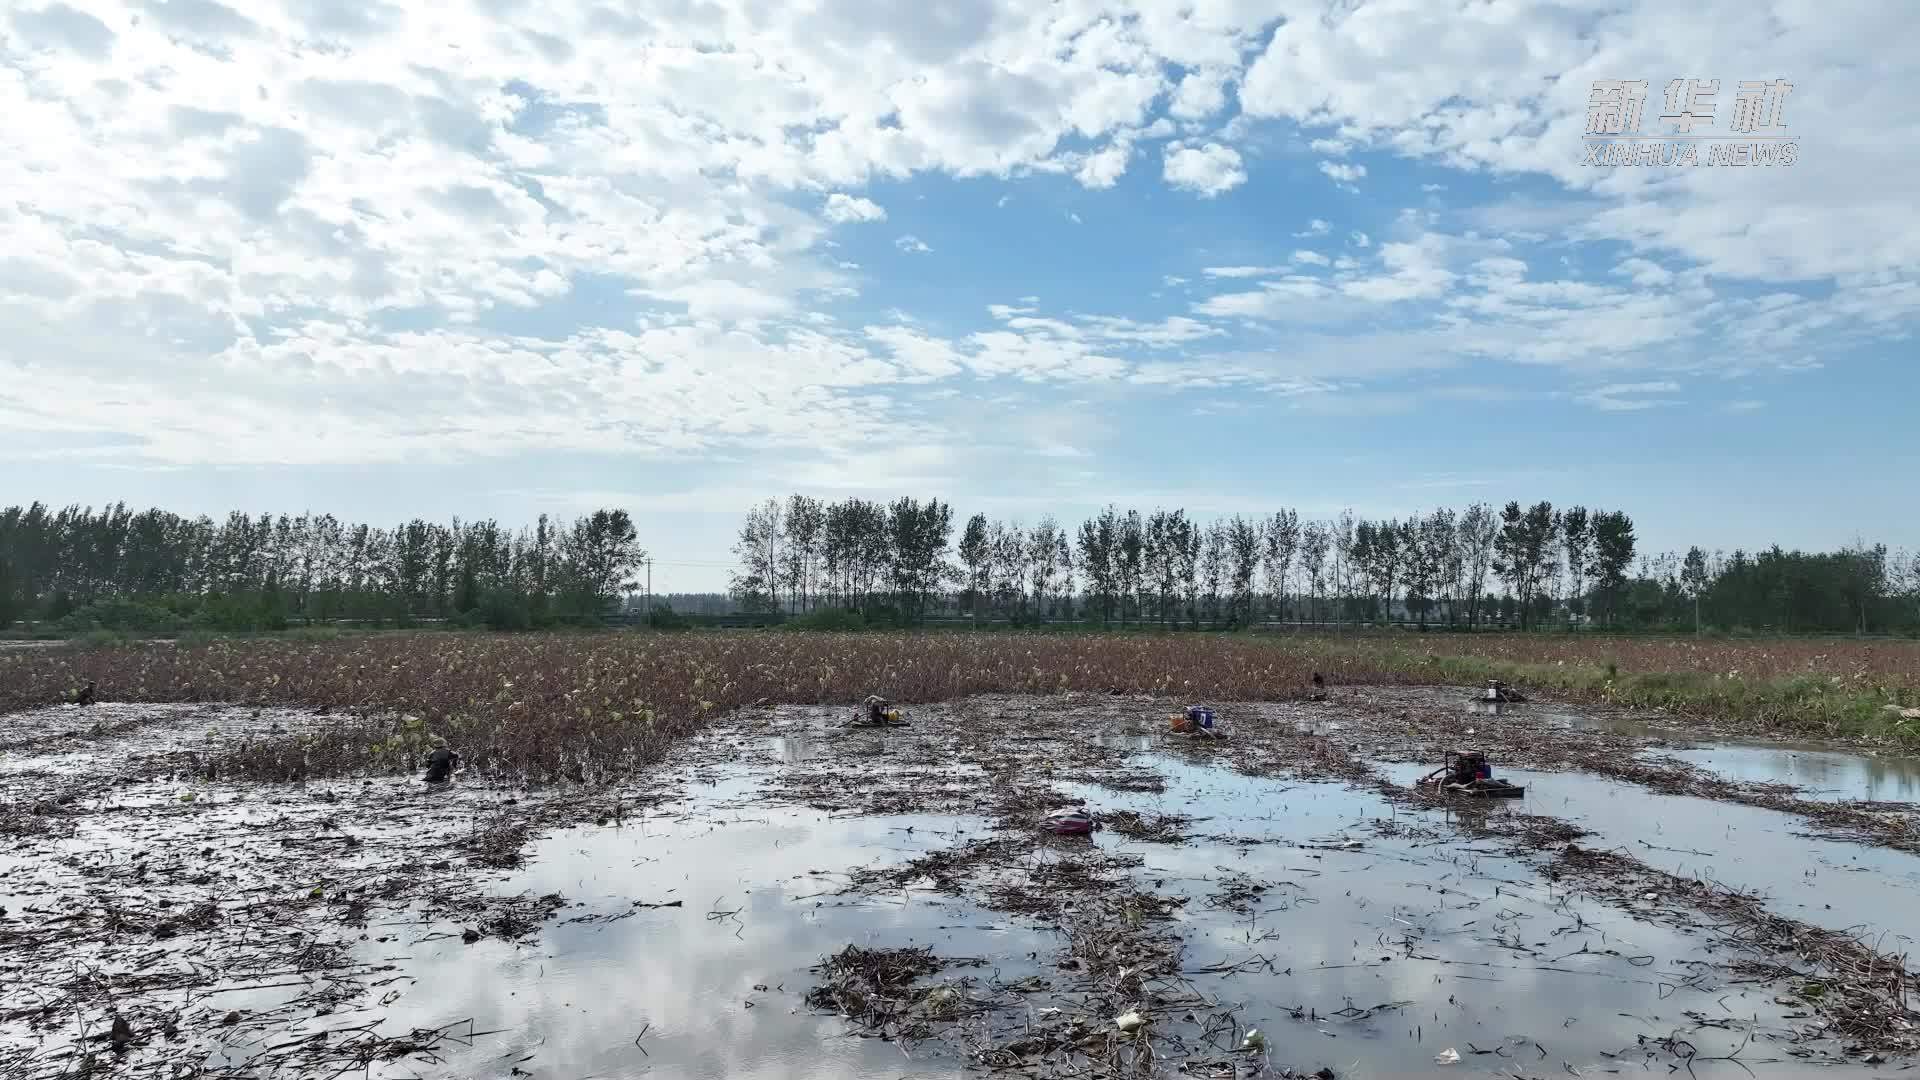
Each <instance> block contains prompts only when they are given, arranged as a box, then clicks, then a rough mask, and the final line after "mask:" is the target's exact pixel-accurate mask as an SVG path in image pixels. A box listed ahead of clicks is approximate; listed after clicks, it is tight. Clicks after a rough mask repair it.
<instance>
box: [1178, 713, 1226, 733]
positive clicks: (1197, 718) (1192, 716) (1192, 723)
mask: <svg viewBox="0 0 1920 1080" xmlns="http://www.w3.org/2000/svg"><path fill="white" fill-rule="evenodd" d="M1213 720H1214V715H1213V710H1212V709H1209V708H1207V707H1206V706H1205V705H1189V706H1187V708H1186V711H1185V712H1183V713H1181V714H1180V715H1178V716H1176V717H1174V730H1175V731H1179V732H1181V733H1183V734H1186V735H1206V736H1209V737H1213V736H1217V735H1218V734H1219V732H1217V731H1215V730H1214V728H1213Z"/></svg>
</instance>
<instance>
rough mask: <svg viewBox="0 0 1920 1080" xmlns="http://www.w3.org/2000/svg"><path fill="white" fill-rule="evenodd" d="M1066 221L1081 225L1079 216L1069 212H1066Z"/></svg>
mask: <svg viewBox="0 0 1920 1080" xmlns="http://www.w3.org/2000/svg"><path fill="white" fill-rule="evenodd" d="M1067 220H1068V221H1071V222H1073V223H1074V224H1075V225H1079V224H1081V221H1080V215H1079V214H1076V213H1074V212H1073V211H1071V210H1069V211H1067Z"/></svg>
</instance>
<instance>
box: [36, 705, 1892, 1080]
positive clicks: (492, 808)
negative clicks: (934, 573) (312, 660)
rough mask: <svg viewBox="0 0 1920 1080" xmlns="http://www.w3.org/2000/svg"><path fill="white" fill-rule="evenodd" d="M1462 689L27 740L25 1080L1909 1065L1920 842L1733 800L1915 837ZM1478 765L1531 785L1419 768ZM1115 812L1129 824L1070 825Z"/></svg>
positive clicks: (174, 725) (99, 729) (1507, 1072)
mask: <svg viewBox="0 0 1920 1080" xmlns="http://www.w3.org/2000/svg"><path fill="white" fill-rule="evenodd" d="M1421 693H1427V692H1411V694H1410V692H1407V691H1400V690H1395V691H1391V692H1386V691H1382V692H1375V691H1367V690H1360V689H1354V688H1344V689H1343V690H1342V692H1341V694H1338V695H1336V698H1335V700H1334V701H1332V702H1328V703H1325V704H1280V705H1258V706H1256V705H1245V706H1240V705H1223V706H1221V711H1222V715H1223V717H1225V718H1226V721H1227V723H1228V725H1229V727H1228V730H1229V734H1230V737H1229V738H1227V739H1225V740H1199V739H1191V738H1186V737H1178V736H1173V735H1171V734H1169V733H1167V730H1166V729H1167V720H1166V714H1167V713H1168V712H1170V711H1172V709H1173V708H1175V707H1177V706H1178V705H1180V704H1184V703H1180V702H1169V701H1166V700H1155V699H1147V698H1136V697H1124V696H1118V695H1111V696H1110V695H1058V696H1049V697H987V698H975V699H969V700H966V701H960V702H952V703H944V704H920V705H909V706H908V713H909V724H908V726H906V727H904V728H897V729H884V730H860V729H850V728H848V727H846V726H845V721H846V720H847V719H848V718H849V717H850V715H851V714H850V712H849V711H848V710H845V709H836V708H810V707H807V708H802V707H786V706H780V707H767V708H757V709H749V710H745V711H743V712H741V713H739V714H736V715H733V716H730V717H725V718H722V719H720V720H718V721H716V722H715V723H714V724H712V725H711V726H710V727H709V728H708V729H706V730H705V731H703V732H702V733H701V734H700V735H699V736H697V737H696V738H693V739H690V740H687V741H686V742H685V743H684V744H683V745H682V746H681V747H680V748H679V749H678V750H676V752H675V753H674V754H673V755H672V757H671V758H670V759H669V761H668V762H667V763H666V764H665V765H664V766H663V767H662V768H661V769H660V770H659V771H658V773H657V774H656V775H655V776H653V777H652V778H650V779H649V780H648V782H646V783H645V784H635V785H627V786H621V787H587V786H566V785H562V786H557V787H548V788H539V789H531V790H529V789H521V788H515V787H512V786H507V785H496V784H493V783H489V782H486V781H482V780H478V779H469V778H467V777H464V776H463V777H460V778H457V779H456V781H455V783H454V784H452V785H449V786H447V787H446V788H441V789H430V788H428V787H426V786H425V785H422V784H420V783H419V782H418V781H417V780H416V779H414V778H412V777H392V776H382V777H368V778H358V779H352V780H340V781H328V782H325V783H320V782H314V783H307V784H297V783H287V784H262V783H253V782H247V783H232V782H228V781H224V780H222V779H220V778H219V775H218V771H217V768H216V769H215V770H214V771H213V773H212V775H211V776H210V775H209V771H208V768H207V766H208V765H209V764H210V763H217V762H218V761H219V760H220V759H221V756H222V754H223V753H226V752H228V751H230V750H231V749H232V748H233V747H235V746H237V745H240V744H243V743H245V742H246V741H247V740H249V739H257V738H262V737H269V736H271V737H285V736H288V735H290V734H291V735H294V736H296V737H297V735H298V733H299V732H300V731H302V730H305V728H306V727H320V726H324V725H325V724H326V723H328V720H327V718H324V717H315V716H312V715H309V714H297V713H276V712H273V711H271V710H269V711H266V712H259V711H255V710H242V709H229V708H214V707H155V706H140V707H137V708H133V707H121V706H100V707H96V708H95V709H91V710H75V709H65V710H45V711H42V712H37V713H23V714H15V715H13V716H8V717H0V751H4V756H0V831H4V832H5V847H4V853H3V854H0V907H4V909H5V910H4V911H3V912H0V943H3V944H4V949H0V974H3V975H4V976H5V977H4V979H0V1074H4V1075H8V1076H14V1075H18V1076H23V1077H41V1076H44V1077H48V1078H52V1077H57V1076H66V1075H74V1074H76V1073H78V1072H80V1071H81V1070H82V1069H91V1070H99V1071H109V1070H110V1071H112V1072H115V1073H121V1074H125V1075H130V1076H131V1075H140V1076H222V1077H240V1076H266V1075H334V1074H336V1073H341V1072H344V1071H351V1072H353V1073H354V1074H356V1075H367V1076H393V1077H400V1076H533V1077H554V1078H560V1077H581V1076H589V1075H591V1076H597V1077H628V1076H632V1077H639V1076H692V1077H769V1078H771V1077H860V1078H873V1080H880V1078H883V1077H885V1078H892V1077H899V1076H903V1075H911V1076H915V1077H935V1076H961V1075H1012V1076H1036V1077H1054V1076H1187V1077H1192V1076H1206V1077H1252V1076H1288V1075H1295V1076H1334V1077H1366V1076H1376V1077H1377V1076H1400V1075H1415V1074H1417V1075H1426V1074H1429V1073H1431V1072H1436V1071H1438V1072H1441V1073H1443V1074H1445V1073H1453V1074H1458V1075H1467V1076H1472V1075H1503V1076H1520V1077H1536V1076H1537V1077H1545V1076H1554V1075H1567V1074H1570V1073H1571V1074H1577V1075H1586V1074H1589V1073H1593V1072H1602V1071H1604V1072H1625V1071H1649V1072H1653V1071H1657V1072H1663V1073H1664V1072H1691V1073H1693V1074H1694V1075H1705V1074H1707V1073H1708V1072H1710V1071H1714V1070H1718V1071H1720V1072H1723V1073H1740V1074H1742V1075H1744V1074H1745V1071H1747V1070H1751V1071H1752V1072H1753V1073H1755V1074H1762V1073H1771V1074H1773V1075H1780V1076H1792V1075H1801V1074H1804V1073H1805V1072H1806V1071H1807V1070H1808V1069H1809V1068H1811V1067H1813V1066H1815V1065H1826V1064H1839V1063H1847V1064H1852V1065H1855V1066H1860V1065H1866V1066H1868V1067H1870V1068H1878V1069H1885V1070H1894V1069H1897V1068H1899V1067H1901V1066H1903V1065H1905V1064H1907V1063H1908V1062H1910V1061H1912V1060H1913V1058H1912V1057H1911V1056H1909V1055H1910V1054H1911V1052H1912V1051H1913V1049H1914V1046H1915V1039H1916V1035H1915V1031H1916V1028H1915V1023H1916V1021H1917V1020H1920V1016H1916V1015H1915V1014H1914V1012H1913V1011H1912V1009H1911V1006H1910V1002H1911V1000H1912V999H1911V992H1912V990H1913V989H1914V988H1913V986H1912V985H1911V977H1910V976H1909V975H1907V973H1906V972H1905V970H1904V967H1902V966H1901V965H1900V964H1899V962H1898V959H1897V958H1898V956H1899V954H1901V953H1903V952H1904V951H1905V949H1906V946H1907V942H1906V938H1908V937H1910V936H1912V935H1913V934H1914V933H1920V925H1915V924H1913V920H1912V918H1911V916H1910V915H1908V914H1907V913H1906V912H1907V909H1909V908H1911V907H1912V905H1911V904H1910V903H1905V904H1901V903H1900V900H1901V898H1902V897H1910V896H1911V895H1912V891H1911V890H1912V887H1913V885H1914V884H1915V883H1917V882H1920V875H1917V873H1916V870H1915V868H1914V867H1913V866H1912V865H1910V863H1911V862H1912V861H1913V857H1912V856H1910V855H1908V854H1906V853H1905V852H1904V851H1902V850H1898V847H1899V846H1898V845H1889V844H1885V843H1878V844H1877V846H1867V845H1863V844H1860V843H1857V842H1851V841H1850V840H1847V839H1841V838H1838V837H1839V836H1840V835H1841V834H1842V833H1843V832H1844V830H1837V829H1836V828H1834V822H1833V819H1822V818H1820V817H1819V816H1818V814H1817V813H1815V814H1802V813H1800V812H1798V811H1797V809H1794V810H1782V809H1776V808H1771V807H1767V806H1762V805H1755V804H1753V803H1752V802H1751V801H1749V800H1746V799H1737V800H1732V801H1731V802H1730V801H1729V800H1727V799H1724V798H1718V797H1716V795H1715V794H1714V793H1718V792H1720V791H1722V790H1724V789H1723V788H1721V787H1719V786H1718V785H1719V784H1723V783H1724V784H1732V785H1736V786H1737V789H1738V790H1740V791H1742V792H1748V793H1758V794H1759V795H1768V794H1771V795H1775V796H1778V797H1779V798H1782V799H1785V800H1788V805H1789V806H1791V807H1796V808H1797V807H1798V806H1799V804H1800V803H1803V802H1804V803H1807V804H1809V805H1813V804H1824V805H1830V806H1844V807H1847V808H1849V810H1850V811H1851V812H1857V813H1865V814H1876V815H1887V816H1892V815H1896V814H1900V813H1903V811H1900V810H1895V809H1875V810H1860V809H1858V807H1857V806H1856V805H1855V804H1853V803H1850V802H1847V801H1845V800H1839V799H1825V800H1816V799H1812V798H1805V797H1803V793H1801V792H1798V791H1794V790H1789V789H1786V788H1782V787H1778V786H1776V783H1777V782H1775V781H1773V779H1772V778H1771V777H1767V778H1737V777H1734V776H1731V775H1727V774H1722V773H1716V772H1713V771H1712V770H1711V768H1710V767H1709V764H1710V763H1705V762H1694V761H1688V760H1685V759H1679V758H1674V757H1672V756H1671V754H1672V752H1673V751H1674V750H1675V749H1676V748H1675V747H1673V746H1671V745H1651V744H1655V743H1658V742H1659V741H1660V740H1659V736H1655V735H1649V734H1647V733H1646V732H1645V731H1636V730H1633V729H1631V728H1625V727H1622V728H1616V729H1614V730H1597V729H1593V728H1588V729H1580V728H1576V727H1573V726H1570V725H1567V724H1565V723H1564V722H1562V721H1560V720H1556V719H1554V718H1552V717H1546V718H1542V717H1537V716H1536V717H1533V718H1528V717H1525V716H1524V715H1523V710H1524V709H1525V708H1526V707H1525V706H1522V707H1518V708H1511V709H1507V710H1503V713H1502V715H1500V716H1485V715H1476V714H1475V713H1473V712H1471V711H1469V710H1468V709H1467V708H1465V707H1464V706H1462V705H1461V700H1462V699H1461V697H1460V696H1459V695H1458V694H1455V695H1453V696H1452V697H1451V698H1448V697H1443V696H1441V695H1439V694H1438V693H1434V694H1433V696H1431V697H1425V698H1422V697H1421V696H1419V695H1420V694H1421ZM1343 696H1344V697H1343ZM1423 701H1424V702H1425V704H1422V702H1423ZM1489 721H1491V723H1489ZM1468 729H1472V733H1471V734H1469V733H1468ZM1546 732H1552V733H1553V734H1543V733H1546ZM1461 740H1470V741H1473V742H1476V743H1481V744H1484V745H1486V746H1487V747H1488V748H1490V749H1491V751H1492V753H1493V755H1494V760H1495V762H1496V764H1497V766H1498V768H1499V771H1500V772H1501V774H1502V775H1509V774H1514V778H1515V779H1516V780H1518V781H1520V782H1524V783H1526V785H1527V787H1528V795H1527V797H1526V798H1525V799H1524V800H1518V801H1517V802H1516V804H1513V805H1508V804H1501V805H1497V806H1487V805H1484V804H1479V805H1458V804H1454V803H1447V802H1445V801H1436V800H1433V799H1429V798H1424V797H1422V796H1421V795H1419V794H1418V793H1416V792H1414V791H1413V790H1412V789H1410V788H1409V787H1408V785H1407V781H1408V780H1409V779H1410V778H1411V773H1414V772H1419V771H1425V770H1424V768H1422V767H1421V766H1423V765H1430V764H1431V763H1432V759H1433V757H1434V756H1435V754H1436V751H1437V749H1438V748H1440V747H1441V746H1444V745H1449V744H1452V743H1455V742H1458V741H1461ZM1687 752H1692V751H1687ZM1615 757H1623V758H1624V759H1625V761H1626V762H1627V764H1622V765H1618V766H1609V767H1606V768H1593V767H1589V766H1588V765H1587V764H1583V763H1591V762H1593V761H1595V760H1599V759H1602V758H1605V759H1606V760H1607V761H1609V762H1610V761H1612V760H1613V759H1614V758H1615ZM1670 761H1671V762H1672V763H1671V764H1669V762H1670ZM1633 762H1639V763H1640V764H1637V765H1636V764H1632V763H1633ZM1522 766H1524V767H1525V768H1524V770H1523V771H1520V772H1518V773H1515V770H1516V769H1521V767H1522ZM1610 769H1617V771H1610ZM1641 769H1647V770H1651V772H1646V773H1643V772H1640V771H1638V770H1641ZM1649 776H1651V777H1652V778H1653V782H1647V777H1649ZM1673 777H1688V778H1692V777H1707V778H1708V779H1706V780H1698V779H1686V780H1672V779H1671V778H1673ZM1663 778H1664V779H1663ZM1761 779H1764V780H1765V781H1766V783H1765V784H1764V785H1761V784H1756V783H1755V781H1756V780H1761ZM1674 784H1678V785H1679V788H1678V789H1677V790H1675V789H1674V787H1673V785H1674ZM1697 792H1706V793H1708V794H1705V795H1702V794H1698V793H1697ZM1756 797H1757V796H1756ZM1077 807H1084V808H1085V809H1086V810H1087V811H1088V812H1090V813H1091V814H1092V815H1093V816H1094V817H1095V818H1096V820H1098V821H1099V822H1100V824H1101V826H1102V827H1101V828H1099V829H1098V830H1097V831H1096V832H1094V833H1093V834H1092V835H1091V836H1057V835H1053V834H1050V833H1048V832H1046V831H1045V830H1044V828H1043V827H1042V826H1043V823H1044V822H1045V820H1046V819H1047V816H1048V815H1049V814H1050V813H1052V812H1054V811H1057V810H1061V809H1070V808H1077ZM1813 833H1818V834H1819V835H1810V834H1813ZM1861 835H1865V836H1866V838H1868V839H1875V840H1876V841H1877V840H1879V839H1880V838H1882V837H1883V836H1884V835H1887V834H1885V833H1882V832H1873V831H1865V832H1864V833H1863V832H1862V831H1861V830H1855V838H1858V837H1859V836H1861ZM1450 1057H1451V1058H1457V1063H1451V1064H1437V1063H1436V1061H1437V1060H1440V1061H1446V1060H1448V1059H1449V1058H1450Z"/></svg>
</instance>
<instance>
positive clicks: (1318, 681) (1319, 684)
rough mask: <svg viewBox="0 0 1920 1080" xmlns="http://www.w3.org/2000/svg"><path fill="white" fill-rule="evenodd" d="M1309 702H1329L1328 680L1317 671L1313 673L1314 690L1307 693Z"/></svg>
mask: <svg viewBox="0 0 1920 1080" xmlns="http://www.w3.org/2000/svg"><path fill="white" fill-rule="evenodd" d="M1307 700H1308V701H1325V700H1327V680H1325V679H1323V678H1321V677H1320V673H1319V672H1317V671H1316V672H1314V673H1313V689H1312V690H1310V691H1308V692H1307Z"/></svg>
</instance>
